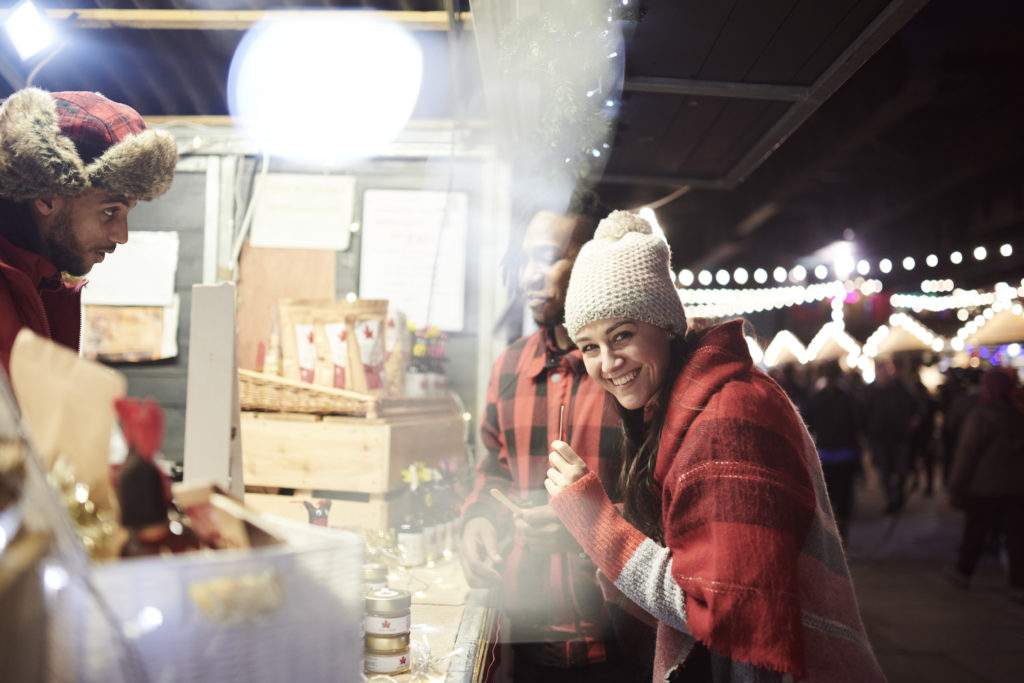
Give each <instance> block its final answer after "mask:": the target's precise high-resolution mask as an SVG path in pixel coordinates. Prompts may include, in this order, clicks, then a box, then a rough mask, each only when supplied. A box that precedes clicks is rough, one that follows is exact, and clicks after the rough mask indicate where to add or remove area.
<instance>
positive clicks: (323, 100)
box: [228, 13, 423, 164]
mask: <svg viewBox="0 0 1024 683" xmlns="http://www.w3.org/2000/svg"><path fill="white" fill-rule="evenodd" d="M422 78H423V53H422V50H421V49H420V46H419V43H418V42H417V41H416V39H415V38H413V37H412V35H411V34H410V33H409V32H408V31H407V30H405V29H404V28H403V27H401V26H399V25H398V24H396V23H393V22H387V21H382V20H379V19H376V18H373V17H369V16H365V15H363V14H358V15H357V14H355V13H339V14H337V15H335V16H330V17H324V16H322V15H321V16H318V17H316V18H308V17H301V16H289V17H283V18H274V19H264V20H263V21H260V22H259V23H257V24H255V25H254V26H253V27H252V28H251V29H250V30H249V31H248V32H247V33H246V34H245V36H244V37H243V38H242V41H241V43H240V44H239V46H238V49H237V50H236V51H235V55H234V57H233V58H232V60H231V69H230V71H229V73H228V105H229V107H230V110H231V114H232V115H233V116H235V117H237V118H238V120H239V122H240V125H241V128H242V130H243V131H244V133H245V134H246V135H247V136H248V137H249V138H251V139H252V140H253V141H254V142H255V143H257V144H259V145H260V147H261V148H262V149H263V150H265V151H266V152H267V154H269V155H270V156H277V157H285V158H291V159H296V160H298V161H305V162H310V163H319V164H330V163H336V164H340V163H344V162H349V161H352V160H356V159H362V158H366V157H370V156H373V155H374V154H377V153H379V152H380V151H381V149H382V148H383V147H384V145H386V144H387V143H389V142H391V141H392V140H394V139H395V137H397V135H398V134H399V133H400V132H401V130H402V129H403V128H404V127H405V124H406V122H407V121H408V120H409V116H410V115H411V114H412V110H413V106H414V105H415V104H416V100H417V98H418V96H419V91H420V83H421V81H422Z"/></svg>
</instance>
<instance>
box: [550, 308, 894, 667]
mask: <svg viewBox="0 0 1024 683" xmlns="http://www.w3.org/2000/svg"><path fill="white" fill-rule="evenodd" d="M671 400H672V403H671V406H670V408H669V411H668V414H667V419H666V423H665V427H664V429H663V432H662V436H661V446H660V450H659V452H658V462H657V467H656V472H655V481H656V483H657V485H658V486H659V487H660V489H661V491H662V519H663V524H664V529H665V544H666V547H662V546H660V545H658V544H657V543H655V542H654V541H653V540H651V539H649V538H647V537H645V536H644V535H643V534H641V533H640V532H639V531H638V530H637V529H636V528H635V527H633V526H631V525H630V524H628V523H627V522H626V521H625V520H623V519H622V518H621V517H620V516H619V515H618V514H617V513H616V511H615V508H614V507H613V505H612V504H611V502H610V501H609V500H608V498H607V496H606V495H605V494H604V491H603V490H602V489H601V485H600V482H599V481H598V480H597V479H596V477H595V476H594V475H593V474H588V475H587V476H586V477H584V478H583V479H581V480H579V481H577V482H576V483H574V484H573V485H572V486H571V487H569V488H568V489H566V490H565V491H563V492H562V493H561V494H559V495H558V496H556V497H555V498H554V499H553V500H552V505H553V506H554V508H555V510H556V511H557V512H558V514H559V516H560V517H561V518H562V520H563V522H565V524H566V526H567V527H568V528H569V530H570V531H572V533H573V535H574V536H576V538H577V540H579V542H580V544H581V545H582V546H583V547H584V549H585V550H586V551H587V552H588V553H589V554H590V556H591V557H592V558H594V560H595V562H596V563H597V565H598V567H599V568H600V569H601V571H602V572H603V573H605V574H607V575H608V577H610V579H611V580H612V581H613V582H614V584H615V586H616V587H617V588H618V589H619V590H620V591H622V593H623V594H624V595H625V596H626V597H627V598H629V599H630V600H631V601H633V602H634V603H636V604H637V605H638V606H640V607H641V608H642V609H644V610H645V611H647V612H648V613H650V614H652V615H653V616H655V617H656V618H658V620H659V625H658V643H657V654H656V662H655V680H656V681H659V680H663V679H665V678H666V677H667V676H668V675H669V674H671V672H672V671H673V670H674V669H675V668H676V667H677V666H680V665H682V664H683V662H684V660H685V658H686V655H687V654H688V653H689V651H690V648H691V647H692V645H693V639H696V640H697V641H699V642H701V643H702V644H704V645H705V646H706V647H708V648H709V649H711V650H712V651H714V652H716V653H717V654H719V655H721V656H724V657H728V658H729V659H731V660H733V661H735V662H742V663H746V664H747V665H753V666H754V667H759V668H763V669H768V670H771V671H777V672H780V673H786V674H791V675H792V676H793V678H795V679H796V680H805V679H806V680H813V681H827V682H828V683H843V682H845V681H849V682H850V683H854V682H856V683H864V682H866V681H884V680H885V677H884V675H883V674H882V671H881V669H880V668H879V666H878V663H877V661H876V660H875V657H874V654H873V652H872V650H871V646H870V644H869V643H868V640H867V636H866V635H865V633H864V627H863V624H862V623H861V619H860V614H859V611H858V609H857V601H856V597H855V595H854V590H853V585H852V582H851V580H850V575H849V570H848V568H847V564H846V557H845V555H844V553H843V550H842V545H841V543H840V541H839V537H838V533H837V531H836V527H835V522H834V520H833V518H832V515H831V511H830V509H829V504H828V498H827V494H826V492H825V486H824V482H823V479H822V475H821V467H820V464H819V462H818V457H817V453H816V452H815V449H814V445H813V443H812V441H811V438H810V436H809V435H808V433H807V430H806V429H805V428H804V425H803V423H802V421H801V420H800V418H799V416H798V415H797V413H796V411H795V409H794V408H793V406H792V404H791V402H790V401H789V400H788V399H787V398H786V396H785V394H784V393H783V391H782V390H781V389H780V388H779V386H778V385H777V384H775V383H774V382H773V381H772V380H770V379H769V378H768V377H767V376H766V375H764V373H762V372H760V371H758V370H756V369H755V368H753V366H752V363H751V360H750V354H749V352H748V351H747V347H746V341H745V340H744V338H743V335H742V323H741V322H740V321H734V322H730V323H725V324H722V325H718V326H716V327H713V328H711V329H710V330H708V331H707V332H705V333H704V335H703V336H702V337H701V338H700V340H699V341H698V343H697V345H696V347H695V348H694V349H692V351H691V352H690V357H689V358H688V359H687V361H686V363H685V366H684V368H683V370H682V372H680V374H679V376H678V377H677V378H676V382H675V384H674V387H673V392H672V398H671ZM690 634H692V637H691V635H690Z"/></svg>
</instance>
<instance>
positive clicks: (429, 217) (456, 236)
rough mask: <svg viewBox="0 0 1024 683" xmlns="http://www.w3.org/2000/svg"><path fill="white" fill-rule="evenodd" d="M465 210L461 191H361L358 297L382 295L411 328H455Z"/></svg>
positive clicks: (461, 296)
mask: <svg viewBox="0 0 1024 683" xmlns="http://www.w3.org/2000/svg"><path fill="white" fill-rule="evenodd" d="M467 209H468V197H467V195H466V193H464V192H434V191H425V190H367V191H366V192H364V193H363V227H362V242H361V244H362V247H361V254H360V262H359V296H361V297H362V298H364V299H388V300H389V301H390V302H391V306H392V307H394V308H397V309H399V310H401V311H403V312H404V313H405V314H406V315H407V316H408V318H409V320H410V321H411V322H413V323H415V324H416V325H417V326H423V325H426V324H432V325H436V326H437V327H439V328H440V329H442V330H446V331H451V332H454V331H459V330H461V329H462V325H463V309H464V307H465V306H464V303H465V279H466V230H467V223H468V215H467Z"/></svg>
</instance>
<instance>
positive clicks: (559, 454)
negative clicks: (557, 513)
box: [544, 441, 589, 496]
mask: <svg viewBox="0 0 1024 683" xmlns="http://www.w3.org/2000/svg"><path fill="white" fill-rule="evenodd" d="M551 449H552V450H551V452H550V453H548V463H549V464H550V465H551V467H549V468H548V478H547V479H545V480H544V487H545V488H546V489H547V490H548V493H550V494H551V495H552V496H557V495H558V494H559V493H560V492H561V491H562V490H564V489H565V488H567V487H568V486H569V485H570V484H572V483H573V482H574V481H578V480H580V479H582V478H583V476H584V475H585V474H586V473H587V472H588V471H589V470H588V469H587V463H585V462H583V458H581V457H580V456H578V455H576V451H574V450H573V449H572V448H571V447H570V446H569V444H567V443H566V442H564V441H552V442H551Z"/></svg>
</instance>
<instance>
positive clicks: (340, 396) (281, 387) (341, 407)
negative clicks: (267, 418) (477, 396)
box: [238, 369, 461, 419]
mask: <svg viewBox="0 0 1024 683" xmlns="http://www.w3.org/2000/svg"><path fill="white" fill-rule="evenodd" d="M238 398H239V403H240V405H241V408H242V410H249V411H263V412H274V413H308V414H313V415H354V416H357V417H367V418H371V419H377V418H390V417H394V418H397V417H410V416H416V417H422V416H426V415H433V414H437V415H449V414H451V413H452V412H461V408H460V407H459V404H458V402H457V401H456V400H455V398H454V397H453V396H452V395H448V396H430V397H423V398H420V397H417V398H411V397H401V398H389V397H385V396H367V395H366V394H360V393H358V392H355V391H348V390H346V389H334V388H332V387H324V386H319V385H316V384H309V383H308V382H298V381H295V380H292V379H285V378H284V377H278V376H276V375H267V374H264V373H262V372H255V371H253V370H242V369H239V371H238Z"/></svg>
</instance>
